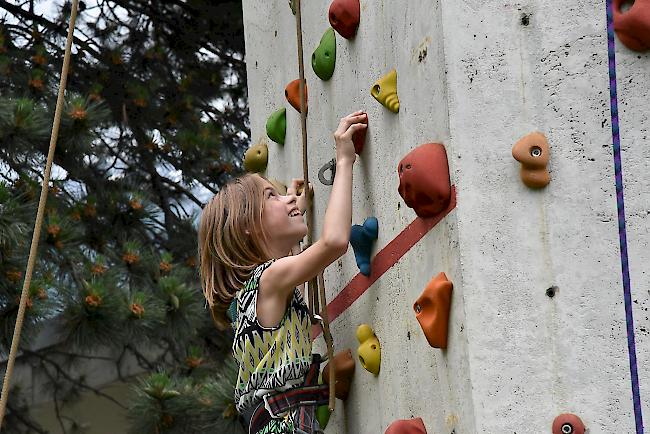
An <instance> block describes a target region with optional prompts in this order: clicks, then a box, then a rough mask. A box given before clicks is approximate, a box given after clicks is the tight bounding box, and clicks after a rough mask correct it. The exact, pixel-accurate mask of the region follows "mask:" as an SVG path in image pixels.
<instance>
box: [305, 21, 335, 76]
mask: <svg viewBox="0 0 650 434" xmlns="http://www.w3.org/2000/svg"><path fill="white" fill-rule="evenodd" d="M335 65H336V36H335V34H334V29H332V28H331V27H330V28H329V29H327V30H325V33H323V37H322V38H320V44H318V47H317V48H316V50H314V53H313V54H312V55H311V67H312V68H313V69H314V72H315V73H316V75H317V76H318V78H320V79H321V80H323V81H327V80H329V79H330V78H332V74H334V66H335Z"/></svg>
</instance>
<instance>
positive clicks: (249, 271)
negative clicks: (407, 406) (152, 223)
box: [199, 111, 367, 434]
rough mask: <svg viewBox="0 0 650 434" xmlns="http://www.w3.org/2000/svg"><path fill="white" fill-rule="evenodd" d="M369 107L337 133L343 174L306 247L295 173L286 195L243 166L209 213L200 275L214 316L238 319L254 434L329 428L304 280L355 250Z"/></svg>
mask: <svg viewBox="0 0 650 434" xmlns="http://www.w3.org/2000/svg"><path fill="white" fill-rule="evenodd" d="M366 116H367V115H366V114H365V113H364V112H362V111H357V112H354V113H352V114H350V115H348V116H345V117H344V118H342V119H341V121H340V123H339V126H338V128H337V130H336V131H335V132H334V140H335V143H336V177H335V178H334V184H333V186H332V192H331V194H330V200H329V204H328V206H327V210H326V212H325V221H324V224H323V229H322V234H321V238H320V239H319V240H318V241H316V242H315V243H314V244H313V245H312V246H311V247H309V248H307V249H306V250H304V251H302V252H301V251H300V246H299V243H300V241H301V240H302V239H303V238H304V237H305V235H306V234H307V226H306V224H305V222H304V219H303V214H304V212H305V209H306V205H307V197H306V195H307V190H308V188H307V187H306V188H304V189H303V192H302V194H301V195H300V196H296V191H297V189H298V188H299V186H300V185H301V183H302V181H299V180H294V181H292V184H291V187H290V188H289V189H288V190H287V195H286V196H282V195H279V194H278V192H277V191H276V189H275V188H274V187H273V185H272V184H271V183H270V182H269V181H268V180H266V179H265V178H263V177H261V176H259V175H244V176H242V177H240V178H237V179H236V180H234V181H233V182H230V183H228V184H226V185H225V186H223V187H222V188H221V190H220V191H219V193H218V194H217V195H215V196H214V197H213V198H212V200H211V201H210V202H209V203H208V204H207V205H206V206H205V208H204V210H203V212H202V215H201V222H200V225H199V257H200V261H201V264H200V270H201V284H202V287H203V292H204V295H205V298H206V300H207V303H208V305H209V307H210V311H211V314H212V317H213V319H214V321H215V323H216V325H217V326H218V327H219V328H221V329H224V328H226V327H227V326H228V322H229V321H230V322H232V327H233V328H234V330H235V336H234V342H233V347H232V350H233V355H234V357H235V360H236V361H237V364H238V366H239V374H238V378H237V384H236V386H235V404H236V407H237V410H238V411H239V413H240V414H241V415H242V417H243V421H244V426H245V428H246V430H247V432H249V433H251V434H294V433H308V434H311V433H318V432H322V431H320V427H319V426H318V423H317V422H316V420H315V418H314V417H313V410H314V404H318V403H323V402H327V388H326V386H320V387H319V386H314V384H315V383H316V381H317V376H318V375H317V374H318V364H319V363H320V358H319V356H318V355H317V354H314V355H312V347H311V336H310V331H311V323H310V318H309V311H308V308H307V306H306V305H305V302H304V298H303V297H304V283H305V282H307V281H309V280H310V279H312V278H313V277H315V276H317V275H318V273H320V272H321V271H322V270H324V269H325V267H327V266H328V265H330V264H331V263H332V262H334V261H335V260H336V259H338V258H339V257H341V256H342V255H343V254H344V253H345V252H346V251H347V248H348V241H349V238H350V228H351V226H352V166H353V164H354V162H355V160H356V154H355V152H354V145H353V143H352V135H353V134H354V133H355V132H356V131H359V130H361V129H363V128H366V124H365V123H363V121H364V120H365V119H366ZM298 286H300V287H301V289H300V290H298V289H297V287H298ZM314 313H316V312H314ZM289 391H290V392H289Z"/></svg>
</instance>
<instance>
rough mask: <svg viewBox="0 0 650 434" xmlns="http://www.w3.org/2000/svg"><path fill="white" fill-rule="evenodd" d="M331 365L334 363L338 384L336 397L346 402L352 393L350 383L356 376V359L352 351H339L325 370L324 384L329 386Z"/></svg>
mask: <svg viewBox="0 0 650 434" xmlns="http://www.w3.org/2000/svg"><path fill="white" fill-rule="evenodd" d="M330 363H334V372H335V378H336V382H335V383H334V386H335V389H334V390H335V395H336V397H337V398H338V399H340V400H343V401H345V400H346V399H348V395H349V393H350V382H351V381H352V376H353V375H354V358H352V351H351V350H350V349H347V350H343V351H339V352H338V353H336V355H334V358H333V359H332V361H331V362H329V363H327V365H325V368H323V384H329V381H330Z"/></svg>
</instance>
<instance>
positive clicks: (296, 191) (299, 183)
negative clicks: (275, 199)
mask: <svg viewBox="0 0 650 434" xmlns="http://www.w3.org/2000/svg"><path fill="white" fill-rule="evenodd" d="M304 186H305V181H304V180H303V179H295V178H294V179H292V180H291V186H289V187H288V188H287V196H288V195H291V194H293V195H297V196H298V199H297V200H296V206H297V207H298V209H299V210H300V212H301V213H303V214H304V213H305V211H306V210H307V191H306V189H305V188H304ZM313 193H314V189H313V187H312V185H311V182H310V183H309V194H311V195H313Z"/></svg>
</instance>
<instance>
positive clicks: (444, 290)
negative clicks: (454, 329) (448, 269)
mask: <svg viewBox="0 0 650 434" xmlns="http://www.w3.org/2000/svg"><path fill="white" fill-rule="evenodd" d="M452 288H453V284H452V283H451V282H450V281H449V280H448V279H447V276H446V275H445V273H440V274H438V275H437V276H436V277H434V278H433V279H431V281H430V282H429V284H428V285H427V287H426V288H425V289H424V291H423V292H422V294H421V295H420V296H419V297H418V299H417V300H416V301H415V303H414V304H413V310H414V311H415V317H416V319H417V320H418V322H419V323H420V327H422V331H423V332H424V336H426V338H427V342H429V345H431V346H432V347H434V348H447V330H448V329H449V309H450V307H451V290H452Z"/></svg>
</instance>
